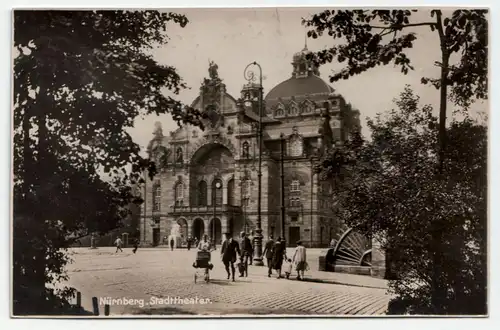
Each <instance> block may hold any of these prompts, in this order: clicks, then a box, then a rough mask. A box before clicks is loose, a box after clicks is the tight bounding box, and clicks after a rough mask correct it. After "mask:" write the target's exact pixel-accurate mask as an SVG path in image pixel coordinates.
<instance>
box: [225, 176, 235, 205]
mask: <svg viewBox="0 0 500 330" xmlns="http://www.w3.org/2000/svg"><path fill="white" fill-rule="evenodd" d="M227 203H228V204H229V205H234V204H235V200H234V179H231V180H229V182H228V183H227Z"/></svg>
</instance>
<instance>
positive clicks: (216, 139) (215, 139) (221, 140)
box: [187, 135, 238, 162]
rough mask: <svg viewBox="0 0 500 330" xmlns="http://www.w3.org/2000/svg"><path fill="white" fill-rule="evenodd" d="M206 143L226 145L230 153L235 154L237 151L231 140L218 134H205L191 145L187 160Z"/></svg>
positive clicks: (189, 160)
mask: <svg viewBox="0 0 500 330" xmlns="http://www.w3.org/2000/svg"><path fill="white" fill-rule="evenodd" d="M208 144H220V145H222V146H224V147H226V148H227V149H228V150H229V151H230V152H231V154H232V155H237V154H238V152H237V151H236V148H235V147H234V145H233V143H232V142H231V140H229V139H228V138H226V137H223V136H218V135H209V136H206V137H205V138H204V139H201V140H199V141H198V142H197V143H196V144H194V145H193V148H191V150H192V151H191V152H190V154H189V155H188V158H187V161H188V162H191V159H192V158H193V155H194V154H195V153H196V152H197V151H198V150H199V149H200V148H201V147H203V146H206V145H208Z"/></svg>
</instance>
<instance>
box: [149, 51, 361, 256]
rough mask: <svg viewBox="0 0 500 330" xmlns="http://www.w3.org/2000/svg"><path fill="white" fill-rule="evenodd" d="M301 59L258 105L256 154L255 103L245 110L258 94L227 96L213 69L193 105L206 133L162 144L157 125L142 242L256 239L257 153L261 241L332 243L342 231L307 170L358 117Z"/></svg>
mask: <svg viewBox="0 0 500 330" xmlns="http://www.w3.org/2000/svg"><path fill="white" fill-rule="evenodd" d="M306 54H307V49H305V50H303V51H302V52H299V53H297V54H296V55H295V56H294V60H293V61H294V62H293V73H292V78H290V79H289V80H287V81H284V82H283V83H281V84H279V85H278V86H276V87H275V88H273V89H272V90H271V91H270V92H269V93H268V95H267V96H266V97H265V99H264V102H263V103H262V104H263V111H262V113H263V117H262V127H263V129H262V132H263V133H262V137H263V143H262V150H259V130H258V122H259V108H258V104H259V103H258V102H245V100H249V99H253V98H254V97H255V96H258V95H259V93H261V86H260V85H258V84H255V83H249V84H247V85H244V87H243V88H242V92H241V98H240V99H239V100H236V99H235V98H234V97H233V96H231V95H229V94H228V93H227V92H226V86H225V85H224V83H223V81H222V79H221V78H220V77H219V76H218V73H217V66H216V64H213V63H212V64H211V65H210V68H209V78H206V79H205V81H204V82H203V84H202V86H201V88H200V94H199V96H198V97H197V98H196V99H195V100H194V101H193V103H192V105H191V106H192V107H194V108H196V109H199V110H200V111H202V112H204V113H205V114H206V116H205V117H206V119H205V120H204V126H205V129H204V130H201V129H200V128H199V127H194V126H191V125H185V126H183V127H182V128H179V129H177V130H175V131H173V132H170V133H169V134H168V135H167V136H164V135H163V132H162V129H161V124H159V123H158V124H157V125H156V128H155V131H154V138H153V139H152V140H151V142H150V144H149V146H148V152H149V154H150V157H151V158H152V159H154V160H155V162H156V164H157V167H158V168H159V174H158V175H156V176H155V178H154V179H153V180H149V178H148V179H147V180H146V183H145V185H144V186H143V187H142V193H143V198H144V200H145V202H144V204H143V206H142V210H141V224H140V230H141V240H142V241H143V242H144V243H146V244H152V245H160V244H163V243H164V238H165V237H168V236H169V235H171V234H172V232H176V233H179V234H180V235H181V236H182V237H183V238H187V237H188V236H191V237H197V238H200V236H201V235H203V234H207V235H209V236H210V237H213V236H215V239H216V241H217V242H218V243H219V242H220V240H221V236H222V233H224V232H231V233H232V235H233V236H234V237H236V236H238V234H239V232H240V231H246V232H251V231H252V230H255V229H256V228H257V215H258V212H257V209H258V159H259V153H262V180H261V187H262V193H261V198H262V200H261V228H262V235H263V237H264V238H267V237H268V236H269V235H271V234H272V235H274V237H277V236H284V237H285V239H286V241H287V242H289V243H290V244H292V245H294V244H295V242H296V241H297V240H298V239H300V240H302V241H303V242H304V243H305V245H306V246H314V247H320V246H327V245H328V243H329V242H330V240H331V239H332V238H334V237H335V236H338V232H339V230H340V227H339V226H338V223H337V222H336V220H335V219H334V217H333V214H332V213H331V211H330V210H329V206H330V205H329V199H328V198H326V196H327V192H328V190H329V187H328V185H327V184H325V183H321V182H319V181H318V177H317V175H316V174H314V173H313V165H314V161H315V160H317V159H318V157H319V156H321V153H323V152H325V151H326V150H327V149H329V148H332V147H334V146H335V143H336V142H337V141H339V140H340V139H341V136H342V135H343V134H347V132H348V131H349V130H351V129H356V128H359V111H357V110H354V109H352V107H351V106H350V105H349V104H348V103H346V101H345V100H344V99H343V97H342V96H340V95H338V94H335V93H334V90H333V88H331V87H330V86H329V85H328V84H326V83H325V82H324V81H323V80H321V78H319V76H318V75H319V71H318V70H317V68H314V67H313V64H312V63H310V62H307V61H306V60H305V55H306ZM303 63H306V64H307V66H305V67H304V66H303V65H302V64H303ZM304 70H305V71H304ZM315 84H316V85H315ZM311 86H312V87H314V86H317V90H311V88H312V87H311ZM341 114H343V116H341ZM346 118H348V120H347V119H346ZM281 134H283V137H284V141H282V140H281ZM281 143H284V144H285V148H284V149H285V153H284V186H285V192H284V194H285V196H284V200H285V205H284V206H285V233H283V232H282V228H281V227H282V225H281V216H280V214H281V213H280V212H281V198H280V193H281V180H280V166H281V163H280V154H281V153H280V147H281ZM216 184H219V185H220V187H219V188H216V187H215V185H216Z"/></svg>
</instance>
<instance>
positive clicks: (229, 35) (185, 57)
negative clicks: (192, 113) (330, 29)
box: [130, 8, 487, 147]
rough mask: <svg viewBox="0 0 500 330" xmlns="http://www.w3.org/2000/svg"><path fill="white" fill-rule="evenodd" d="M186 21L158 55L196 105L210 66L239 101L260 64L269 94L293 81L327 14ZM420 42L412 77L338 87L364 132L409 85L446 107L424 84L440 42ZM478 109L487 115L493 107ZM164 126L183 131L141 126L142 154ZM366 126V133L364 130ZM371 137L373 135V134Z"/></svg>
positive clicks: (427, 35)
mask: <svg viewBox="0 0 500 330" xmlns="http://www.w3.org/2000/svg"><path fill="white" fill-rule="evenodd" d="M175 11H176V12H179V13H183V14H185V15H186V16H187V17H188V19H189V21H190V23H189V24H188V25H187V26H186V27H185V28H180V27H178V26H176V25H174V24H172V25H169V26H168V29H167V33H168V35H169V36H170V38H171V40H170V43H169V44H168V45H165V46H162V47H161V48H158V49H156V50H155V51H154V56H155V58H156V60H157V61H159V62H160V63H162V64H168V65H173V66H175V67H176V68H177V70H178V72H179V74H180V75H181V77H182V78H183V79H184V81H185V82H186V83H187V84H188V86H189V87H190V89H188V90H185V91H183V92H181V94H180V96H179V99H180V100H181V101H182V102H185V103H187V104H190V103H191V102H192V101H193V100H194V98H195V97H196V96H197V95H198V92H199V87H200V84H201V81H202V80H203V78H204V77H208V71H207V69H208V63H209V61H210V60H213V61H215V62H216V63H217V64H218V66H219V76H220V77H221V78H222V79H223V80H224V83H225V84H226V87H227V91H228V92H229V93H230V94H231V95H233V96H234V97H236V98H238V97H239V92H240V90H241V87H242V86H243V84H244V83H245V80H244V77H243V70H244V68H245V66H246V65H247V64H248V63H250V62H253V61H257V62H258V63H260V65H261V66H262V69H263V76H264V82H263V84H264V92H265V93H267V92H269V91H270V89H271V88H272V87H274V86H275V85H277V84H278V83H280V82H281V81H283V80H286V79H288V78H290V76H291V72H292V66H291V60H292V56H293V54H294V53H295V52H298V51H300V50H301V49H302V48H303V47H304V42H305V33H306V29H305V27H304V26H302V25H301V18H302V17H307V16H309V15H311V14H313V13H316V12H319V11H321V9H320V8H279V9H275V8H259V9H236V8H234V9H184V10H181V9H175ZM414 19H415V21H426V20H429V19H430V15H429V11H419V12H418V13H414ZM414 32H415V33H417V38H418V40H417V41H416V42H415V45H414V48H413V49H411V50H410V51H408V55H409V57H410V58H411V59H412V64H413V66H414V67H415V71H412V72H410V73H409V74H408V75H406V76H404V75H403V74H402V73H401V72H400V70H399V69H398V68H395V67H393V66H392V65H388V66H384V67H378V68H375V69H372V70H371V71H369V72H366V73H364V74H361V75H358V76H356V77H354V78H351V79H349V80H343V81H339V82H336V83H333V84H331V85H332V86H333V87H334V88H335V89H336V91H337V92H338V93H340V94H342V95H343V96H344V97H345V99H346V100H347V101H348V102H351V103H352V104H353V106H354V107H356V108H358V109H359V110H360V112H361V117H362V125H364V123H365V122H366V120H365V119H366V117H373V116H374V115H375V114H376V113H379V112H383V111H386V110H390V109H392V108H393V107H394V104H393V99H394V98H395V97H397V96H398V95H399V93H400V92H401V91H402V90H403V88H404V86H405V84H409V85H411V86H412V87H413V89H414V90H415V91H416V93H417V94H418V95H420V97H421V100H422V103H427V104H431V105H433V106H434V107H435V108H437V107H438V104H439V92H438V90H436V89H434V88H433V87H428V86H424V85H422V84H421V83H420V78H421V77H423V76H430V77H438V76H439V69H438V67H436V66H435V65H434V62H435V61H438V60H439V58H440V54H439V41H438V37H437V34H436V33H435V32H431V31H430V29H429V28H428V27H418V28H415V30H414ZM332 42H333V40H332V39H331V38H329V37H328V36H326V37H323V38H320V39H316V40H314V39H308V40H307V46H308V48H309V49H310V50H313V51H316V50H320V49H323V48H325V47H327V46H331V45H332ZM341 67H342V64H339V63H332V64H329V65H325V66H323V67H321V69H320V71H321V77H322V78H323V79H325V80H328V75H329V73H331V72H332V70H336V69H339V68H341ZM476 109H478V110H480V111H486V110H487V108H486V105H479V106H477V107H476ZM156 121H160V122H161V123H162V125H163V131H164V134H166V132H168V131H170V130H173V129H176V128H177V124H176V123H175V122H173V121H172V120H171V118H170V117H169V116H161V117H157V116H149V117H146V118H139V119H137V120H136V123H135V127H134V128H133V129H131V130H130V134H131V135H132V136H133V138H134V139H135V141H136V142H137V143H139V144H140V145H141V146H143V147H144V146H145V145H146V144H147V143H148V141H149V140H150V139H151V137H152V132H153V128H154V123H155V122H156ZM364 126H366V125H364ZM365 133H366V130H365Z"/></svg>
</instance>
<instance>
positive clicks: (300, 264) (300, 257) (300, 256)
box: [292, 241, 309, 281]
mask: <svg viewBox="0 0 500 330" xmlns="http://www.w3.org/2000/svg"><path fill="white" fill-rule="evenodd" d="M292 262H294V263H295V270H296V271H297V280H299V281H301V280H303V279H304V272H305V271H306V270H308V269H309V266H308V265H307V258H306V248H305V246H303V245H302V241H298V242H297V247H296V248H295V252H294V254H293V258H292Z"/></svg>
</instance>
